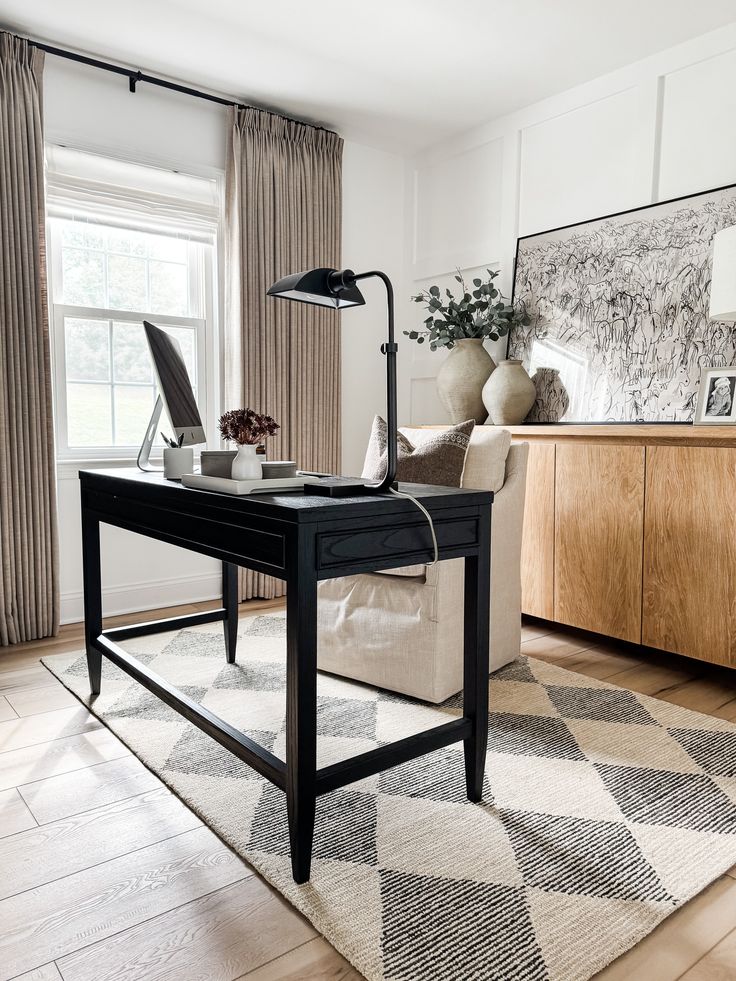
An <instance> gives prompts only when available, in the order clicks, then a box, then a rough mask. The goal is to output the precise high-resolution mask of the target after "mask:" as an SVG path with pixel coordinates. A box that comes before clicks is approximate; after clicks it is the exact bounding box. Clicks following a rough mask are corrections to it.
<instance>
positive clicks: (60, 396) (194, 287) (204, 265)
mask: <svg viewBox="0 0 736 981" xmlns="http://www.w3.org/2000/svg"><path fill="white" fill-rule="evenodd" d="M48 217H49V219H51V220H49V222H48V225H47V242H48V249H47V253H48V256H49V260H50V261H49V268H48V276H49V284H48V285H49V291H48V294H49V308H50V318H49V319H50V324H51V332H52V344H51V349H52V374H53V396H54V419H55V431H56V432H55V435H56V458H57V461H58V462H59V463H60V464H62V465H63V464H74V463H84V464H87V465H89V464H94V463H98V464H100V465H104V464H106V463H108V462H109V463H117V464H120V463H123V462H125V463H128V462H134V461H135V460H136V458H137V455H138V449H139V445H135V446H86V447H77V446H74V447H70V446H69V445H68V431H67V379H66V349H65V341H66V338H65V332H64V318H65V317H79V318H82V319H90V320H93V319H99V320H109V321H112V320H114V321H117V322H118V323H142V321H143V320H144V319H145V320H150V321H151V322H153V323H155V324H156V325H157V326H161V327H166V326H175V327H192V328H194V330H195V336H196V371H197V378H196V388H197V405H198V407H199V412H200V415H201V417H202V423H203V426H204V430H205V435H206V436H207V440H208V442H210V441H212V439H213V435H214V425H215V413H216V398H217V393H216V391H215V388H216V364H215V362H216V356H215V350H216V322H215V310H216V302H215V271H214V264H215V249H216V238H215V236H214V235H213V240H212V243H201V246H204V247H198V246H200V243H197V242H192V241H190V242H189V243H188V254H187V269H188V289H189V301H190V302H189V308H190V309H192V308H193V306H194V303H195V302H198V301H199V300H200V298H201V300H202V305H203V310H202V313H203V316H202V317H177V316H169V315H163V314H156V313H151V312H150V311H129V310H113V309H109V308H103V307H86V306H72V305H69V304H63V303H56V302H55V289H54V287H55V285H56V284H61V283H62V242H61V226H60V223H59V222H58V221H55V220H54V219H61V220H63V219H65V218H68V215H64V214H57V213H55V212H54V210H53V209H49V212H48ZM99 224H100V225H104V226H105V227H116V228H120V229H121V230H124V231H125V230H130V231H137V230H138V229H137V228H136V226H135V224H134V223H132V222H131V224H130V225H129V226H126V225H125V224H124V223H123V222H110V221H105V220H104V219H100V222H99ZM152 234H161V235H168V236H169V237H170V236H171V232H170V231H168V230H165V229H162V231H161V232H160V233H156V232H152ZM110 384H111V385H114V380H113V379H112V378H111V380H110ZM141 384H142V385H143V384H144V383H141ZM151 409H153V404H152V405H151ZM144 435H145V430H143V431H141V440H143V437H144ZM151 459H152V460H153V461H154V462H156V461H158V462H159V463H160V459H161V449H160V448H155V449H154V452H153V453H152V456H151Z"/></svg>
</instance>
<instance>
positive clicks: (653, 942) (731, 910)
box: [595, 876, 736, 981]
mask: <svg viewBox="0 0 736 981" xmlns="http://www.w3.org/2000/svg"><path fill="white" fill-rule="evenodd" d="M734 929H736V881H735V880H734V879H730V878H729V877H728V876H722V877H721V878H720V879H718V880H717V881H716V882H714V883H713V884H712V885H710V886H709V887H708V888H707V889H706V890H704V891H703V892H701V893H700V894H699V895H698V896H696V897H695V898H694V899H691V900H690V902H689V903H686V904H685V906H682V907H681V908H680V909H679V910H677V912H676V913H673V914H672V916H670V917H668V918H667V919H666V920H664V921H663V922H662V923H660V925H659V926H658V927H657V928H656V930H654V931H653V932H652V933H650V934H649V936H647V937H645V938H644V940H642V941H641V943H638V944H637V945H636V947H634V948H632V949H631V950H630V951H629V952H628V953H626V954H624V955H623V957H619V958H618V960H616V961H614V962H613V964H611V965H610V966H609V967H607V968H606V969H605V970H603V971H601V972H600V974H596V976H595V981H676V979H677V978H680V977H681V976H682V974H683V973H684V972H685V971H687V970H689V969H690V968H691V967H693V965H694V964H696V963H697V962H698V961H699V960H700V959H701V957H703V956H704V955H705V954H706V953H707V952H708V951H709V950H711V948H712V947H713V946H714V945H715V944H717V943H718V942H719V941H720V940H722V939H723V938H724V937H726V936H727V935H728V934H729V933H730V932H731V931H732V930H734Z"/></svg>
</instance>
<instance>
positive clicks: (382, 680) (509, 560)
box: [317, 426, 529, 703]
mask: <svg viewBox="0 0 736 981" xmlns="http://www.w3.org/2000/svg"><path fill="white" fill-rule="evenodd" d="M401 431H402V432H403V433H405V435H406V436H407V437H408V438H409V439H410V440H411V441H412V443H414V445H417V444H419V443H421V442H422V441H423V440H424V439H427V438H429V437H430V436H431V434H432V431H431V430H426V429H402V430H401ZM528 454H529V444H528V443H515V444H514V445H511V435H510V433H509V432H508V431H507V430H504V429H499V428H496V427H493V426H482V427H476V428H475V429H474V430H473V434H472V436H471V440H470V447H469V449H468V454H467V457H466V459H465V470H464V472H463V481H462V485H463V487H472V488H474V489H478V490H492V491H494V494H495V497H494V503H493V515H492V522H491V595H490V597H489V600H490V604H491V633H490V661H491V670H492V671H496V670H498V668H501V667H503V665H504V664H508V663H509V661H512V660H513V659H514V658H515V657H516V656H517V655H518V653H519V648H520V644H521V529H522V523H523V518H524V493H525V490H526V465H527V457H528ZM463 562H464V560H463V559H450V560H448V561H445V562H439V563H438V564H437V565H433V566H426V565H414V566H407V567H405V568H403V569H391V570H390V571H387V572H375V573H369V574H365V575H359V576H347V577H344V578H342V579H328V580H326V581H324V582H321V583H320V584H319V594H318V598H319V602H318V630H319V635H318V650H317V666H318V668H319V669H320V670H322V671H329V672H332V673H333V674H339V675H344V676H346V677H348V678H355V679H356V680H358V681H363V682H366V683H367V684H370V685H375V686H376V687H378V688H387V689H389V690H390V691H396V692H401V693H402V694H405V695H412V696H414V697H415V698H420V699H422V700H423V701H428V702H435V703H437V702H442V701H444V700H445V699H446V698H449V697H450V696H451V695H454V694H455V693H456V692H458V691H460V689H461V688H462V685H463Z"/></svg>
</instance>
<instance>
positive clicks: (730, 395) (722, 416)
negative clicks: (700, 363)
mask: <svg viewBox="0 0 736 981" xmlns="http://www.w3.org/2000/svg"><path fill="white" fill-rule="evenodd" d="M694 421H695V422H696V423H697V424H698V425H699V426H733V425H736V367H735V368H704V369H703V372H702V375H701V377H700V387H699V389H698V402H697V406H696V408H695V419H694Z"/></svg>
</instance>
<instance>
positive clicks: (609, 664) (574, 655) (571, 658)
mask: <svg viewBox="0 0 736 981" xmlns="http://www.w3.org/2000/svg"><path fill="white" fill-rule="evenodd" d="M543 660H547V658H543ZM554 663H555V664H557V665H558V666H559V667H561V668H565V670H567V671H577V672H578V673H579V674H584V675H587V676H588V677H589V678H597V679H598V680H599V681H609V680H610V679H611V677H613V676H614V675H617V674H620V673H621V672H622V671H626V670H629V669H631V668H634V667H640V666H641V662H640V661H639V660H638V659H637V658H634V657H631V656H629V655H627V654H626V653H624V652H623V651H616V652H614V651H601V650H600V649H599V648H597V647H589V648H586V649H585V650H582V651H570V652H569V653H566V654H563V655H562V656H561V657H556V658H555V660H554Z"/></svg>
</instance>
